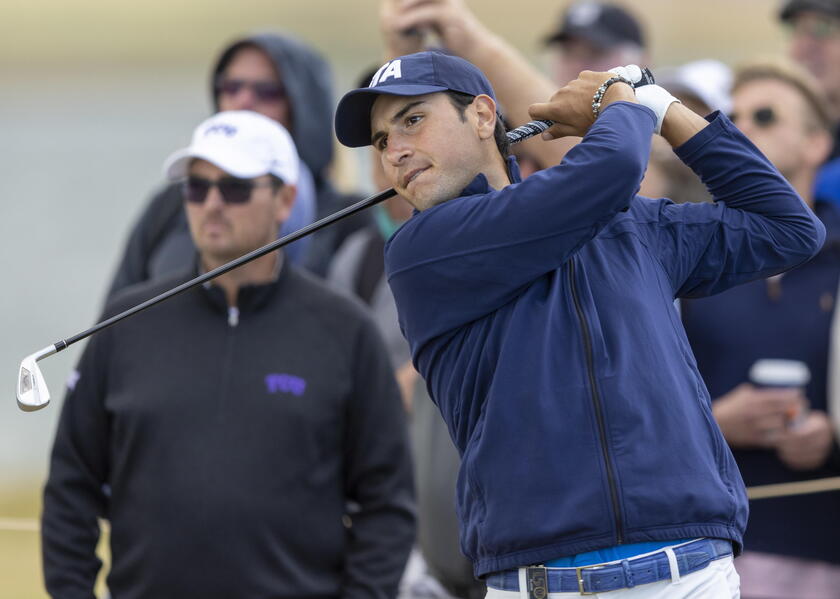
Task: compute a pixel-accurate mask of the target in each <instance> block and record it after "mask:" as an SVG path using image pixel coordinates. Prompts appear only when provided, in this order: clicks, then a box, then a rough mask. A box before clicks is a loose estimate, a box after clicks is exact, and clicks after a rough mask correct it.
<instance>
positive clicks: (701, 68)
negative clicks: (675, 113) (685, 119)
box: [656, 59, 732, 115]
mask: <svg viewBox="0 0 840 599" xmlns="http://www.w3.org/2000/svg"><path fill="white" fill-rule="evenodd" d="M656 82H657V83H658V84H659V85H661V86H662V87H664V88H665V89H667V90H668V91H669V92H671V93H672V94H674V95H675V96H676V97H677V98H679V99H680V102H682V103H683V104H685V105H686V106H688V107H689V108H690V109H691V110H693V111H694V112H696V113H697V114H702V115H707V114H709V113H712V112H714V111H715V110H720V111H721V112H723V113H724V114H729V109H730V106H731V104H732V100H731V98H730V96H729V90H730V88H731V87H732V70H731V69H730V68H729V67H728V66H726V65H725V64H723V63H722V62H720V61H718V60H710V59H705V60H695V61H693V62H688V63H686V64H684V65H681V66H679V67H674V68H670V69H668V68H664V69H656Z"/></svg>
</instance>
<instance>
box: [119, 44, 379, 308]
mask: <svg viewBox="0 0 840 599" xmlns="http://www.w3.org/2000/svg"><path fill="white" fill-rule="evenodd" d="M210 93H211V101H212V104H213V107H214V109H215V110H253V111H255V112H258V113H260V114H263V115H265V116H267V117H269V118H271V119H274V120H275V121H277V122H279V123H280V124H281V125H283V126H284V127H286V128H287V130H288V131H289V132H290V133H291V134H292V137H293V138H294V140H295V143H296V144H297V146H298V148H299V150H300V157H301V161H302V163H301V176H300V184H299V186H298V197H297V201H296V203H295V208H294V209H293V212H292V215H291V216H290V217H289V220H288V221H287V222H286V223H285V224H284V226H283V228H282V229H281V230H280V234H286V233H290V232H292V231H295V230H297V229H299V228H301V227H303V226H304V225H307V224H309V223H311V222H312V221H313V219H314V218H315V217H316V216H323V215H325V214H328V213H330V212H333V211H335V210H338V209H339V208H343V207H344V205H346V204H347V203H349V202H350V201H351V198H348V197H346V196H343V195H341V194H339V193H338V192H337V191H336V190H335V189H334V188H333V186H332V185H331V183H330V181H329V179H328V167H329V164H330V161H331V159H332V153H333V136H332V128H331V123H332V110H333V106H332V103H333V97H332V84H331V82H330V71H329V67H328V65H327V63H326V62H325V61H324V59H323V58H322V57H321V56H320V55H319V54H318V53H317V52H316V51H315V50H313V49H312V48H310V47H309V46H307V45H305V44H304V43H303V42H300V41H298V40H297V39H295V38H294V37H292V36H290V35H287V34H279V33H261V34H258V35H253V36H250V37H246V38H243V39H240V40H237V41H236V42H234V43H232V44H231V45H229V46H228V47H226V48H225V49H224V50H223V51H222V52H221V55H220V56H219V59H218V60H217V61H216V64H215V65H214V67H213V69H212V72H211V77H210ZM183 206H184V199H183V196H182V194H181V187H180V186H179V185H177V184H169V185H167V186H166V187H164V188H163V189H162V190H161V191H159V192H158V193H156V194H155V195H154V197H152V199H151V200H150V202H149V204H148V205H147V206H146V208H145V210H144V212H143V214H142V215H141V216H140V218H139V220H138V221H137V222H136V223H135V225H134V228H133V229H132V231H131V234H130V236H129V239H128V242H127V245H126V248H125V251H124V253H123V256H122V258H121V260H120V263H119V265H118V267H117V272H116V274H115V275H114V280H113V282H112V283H111V288H110V291H109V297H111V296H113V295H114V294H115V293H116V292H117V291H119V290H120V289H123V288H125V287H127V286H128V285H132V284H135V283H139V282H142V281H146V280H150V279H156V278H159V277H160V276H163V275H167V274H171V273H172V272H175V271H178V270H181V269H182V267H184V266H185V265H187V264H190V263H191V261H192V260H193V259H194V256H195V248H194V246H193V244H192V240H191V239H190V234H189V231H188V227H187V219H186V215H185V213H184V209H183ZM367 219H368V217H367V216H366V215H362V216H357V217H351V218H350V219H345V220H343V221H341V222H340V223H338V224H336V225H334V226H332V227H328V228H327V229H325V230H324V231H323V232H321V233H317V234H315V235H314V236H313V237H312V238H311V239H309V238H307V239H303V240H301V241H299V242H295V243H294V244H292V245H290V246H288V247H287V248H286V254H287V255H288V256H289V259H290V260H291V261H292V262H293V263H295V264H299V265H300V264H305V265H306V266H308V267H310V268H311V269H312V270H313V271H315V272H317V273H321V274H323V273H324V272H325V271H326V264H327V262H328V260H329V258H330V256H331V255H332V253H333V252H334V251H335V249H336V248H337V247H338V245H339V243H340V242H341V240H343V238H344V237H345V236H346V235H347V234H349V232H351V231H352V230H354V229H355V228H358V227H359V226H361V224H362V223H365V222H367Z"/></svg>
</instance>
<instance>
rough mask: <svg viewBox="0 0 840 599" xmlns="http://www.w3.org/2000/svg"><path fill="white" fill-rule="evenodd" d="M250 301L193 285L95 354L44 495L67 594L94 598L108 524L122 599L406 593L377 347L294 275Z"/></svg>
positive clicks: (355, 322)
mask: <svg viewBox="0 0 840 599" xmlns="http://www.w3.org/2000/svg"><path fill="white" fill-rule="evenodd" d="M192 274H194V271H193V272H191V273H185V274H184V275H182V276H180V277H172V278H167V279H166V280H163V281H161V282H160V283H155V284H152V285H143V286H141V287H139V288H132V289H131V290H126V292H125V293H123V294H121V295H120V296H118V297H117V298H115V300H114V301H113V302H111V303H110V304H109V307H108V309H107V310H106V311H107V313H108V315H110V314H114V313H117V312H119V311H121V310H123V309H125V308H127V307H130V306H133V305H135V304H137V303H139V302H140V301H141V300H143V299H146V298H148V297H152V296H153V295H155V294H157V293H159V292H161V291H163V290H165V289H168V288H170V287H173V286H174V285H175V284H176V283H178V282H179V281H180V280H186V279H187V278H188V277H189V276H190V275H192ZM238 304H239V306H238V307H239V314H238V315H237V314H236V313H235V312H231V311H229V310H228V308H227V305H226V302H225V298H224V295H223V293H222V291H221V289H220V288H218V287H214V286H210V287H199V288H197V289H193V290H191V291H188V292H185V293H183V294H182V295H180V296H176V297H174V298H172V299H170V300H168V301H166V302H164V303H162V304H160V305H158V306H156V307H154V308H151V309H149V310H148V311H146V312H143V313H141V314H138V315H136V316H134V317H132V318H130V319H127V320H125V321H123V322H121V323H119V324H117V325H115V326H113V327H111V328H109V329H107V330H105V331H103V332H101V333H99V334H98V335H96V336H95V337H93V338H92V339H91V341H90V343H89V345H88V347H87V348H86V350H85V352H84V354H83V356H82V358H81V362H80V365H79V369H78V376H77V377H75V378H76V382H75V384H74V385H73V388H72V389H71V390H70V391H69V393H68V395H67V397H66V399H65V403H64V406H63V409H62V414H61V419H60V422H59V426H58V431H57V435H56V439H55V445H54V447H53V452H52V458H51V464H50V473H49V479H48V481H47V485H46V489H45V493H44V513H43V532H42V541H43V559H44V571H45V579H46V585H47V589H48V591H49V592H50V594H51V595H52V596H53V597H56V598H61V599H65V598H66V599H75V598H82V597H83V598H85V599H88V598H92V597H93V596H94V595H93V586H94V581H95V577H96V574H97V571H98V570H99V568H100V562H99V560H98V559H97V558H96V556H95V554H94V548H95V546H96V543H97V539H98V537H99V529H98V526H97V520H96V519H97V518H98V517H101V518H106V519H108V520H110V523H111V550H112V555H113V563H112V567H111V571H110V574H109V576H108V579H107V581H108V586H109V589H110V591H111V594H112V596H113V597H114V599H133V598H140V597H143V598H154V599H162V598H167V597H173V598H176V597H177V598H179V599H180V598H187V597H201V598H207V599H212V598H234V597H236V598H241V597H248V598H249V599H257V598H269V597H271V598H275V597H339V596H340V597H377V598H380V597H382V598H384V597H391V596H394V595H395V594H396V589H397V584H398V581H399V578H400V575H401V573H402V570H403V567H404V565H405V561H406V559H407V556H408V553H409V551H410V548H411V544H412V541H413V537H414V515H413V498H412V482H411V470H410V469H411V466H410V463H409V457H408V452H407V443H406V434H405V422H404V415H403V411H402V407H401V402H400V399H399V392H398V389H397V386H396V383H395V381H394V378H393V375H392V373H391V368H390V363H389V361H388V356H387V355H386V352H385V350H384V347H383V344H382V342H381V340H380V338H379V337H378V333H377V332H376V331H375V328H374V326H373V324H372V322H371V321H370V320H369V319H368V318H367V317H366V316H365V315H364V314H363V312H362V309H361V308H359V307H358V306H357V305H356V304H354V303H353V302H352V301H351V300H349V299H345V298H343V297H340V296H338V295H336V294H335V293H334V292H332V291H329V290H327V289H326V287H325V286H323V285H322V284H321V283H319V282H317V281H315V280H314V279H312V278H311V277H310V276H308V275H306V274H304V273H301V272H299V271H296V270H294V269H293V268H292V267H291V266H284V268H283V269H282V272H281V274H280V276H279V278H278V280H277V281H276V282H275V283H271V284H267V285H259V286H251V287H245V288H242V289H241V290H240V294H239V300H238Z"/></svg>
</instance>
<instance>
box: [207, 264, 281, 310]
mask: <svg viewBox="0 0 840 599" xmlns="http://www.w3.org/2000/svg"><path fill="white" fill-rule="evenodd" d="M280 256H281V260H278V263H277V265H278V272H277V275H276V277H275V279H274V280H273V281H269V282H266V283H255V284H249V285H243V286H241V287H240V288H239V293H238V294H237V298H236V303H237V306H236V307H237V308H238V310H239V313H240V314H246V313H248V312H256V311H257V310H259V309H261V308H262V307H263V306H264V305H265V304H266V303H268V301H269V300H271V298H272V297H273V296H274V294H275V293H276V292H277V290H278V289H281V288H282V287H283V286H284V285H285V284H286V281H287V280H288V279H289V276H290V274H289V272H290V270H291V269H292V268H293V267H292V266H291V265H290V264H289V262H288V260H286V259H285V256H284V255H283V254H282V253H281V254H280ZM193 272H194V273H195V274H196V276H197V275H200V274H202V272H203V270H202V268H201V260H200V258H199V256H198V254H196V256H195V261H194V263H193ZM201 293H202V295H203V296H204V298H205V299H206V300H207V301H208V302H209V303H210V305H211V306H212V307H213V308H214V309H215V310H218V311H219V312H221V313H223V314H227V312H228V308H229V306H228V303H227V298H226V297H225V292H224V290H223V289H222V288H221V287H219V286H218V285H216V284H215V283H214V282H213V281H207V282H206V283H204V284H203V285H201Z"/></svg>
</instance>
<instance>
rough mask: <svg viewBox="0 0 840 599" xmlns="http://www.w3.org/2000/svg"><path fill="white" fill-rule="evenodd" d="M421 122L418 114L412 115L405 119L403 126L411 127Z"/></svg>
mask: <svg viewBox="0 0 840 599" xmlns="http://www.w3.org/2000/svg"><path fill="white" fill-rule="evenodd" d="M421 120H423V117H422V116H420V115H419V114H412V115H411V116H409V117H406V119H405V124H406V126H408V127H411V126H412V125H416V124H417V123H419V122H420V121H421Z"/></svg>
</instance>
